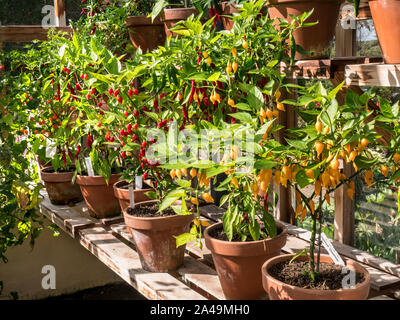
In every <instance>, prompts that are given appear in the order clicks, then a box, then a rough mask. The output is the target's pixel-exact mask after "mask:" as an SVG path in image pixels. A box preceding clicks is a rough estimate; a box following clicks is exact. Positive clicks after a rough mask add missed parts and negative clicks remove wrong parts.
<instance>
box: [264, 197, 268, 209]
mask: <svg viewBox="0 0 400 320" xmlns="http://www.w3.org/2000/svg"><path fill="white" fill-rule="evenodd" d="M264 209H265V213H268V202H267V194H264Z"/></svg>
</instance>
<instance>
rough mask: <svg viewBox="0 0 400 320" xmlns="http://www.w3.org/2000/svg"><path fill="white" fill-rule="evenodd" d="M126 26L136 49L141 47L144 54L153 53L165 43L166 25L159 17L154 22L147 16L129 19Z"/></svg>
mask: <svg viewBox="0 0 400 320" xmlns="http://www.w3.org/2000/svg"><path fill="white" fill-rule="evenodd" d="M126 25H127V27H128V28H129V37H130V39H131V42H132V45H133V46H134V47H135V49H137V48H139V47H140V48H141V49H142V51H143V52H146V51H153V50H154V49H156V48H157V47H158V46H161V45H163V44H164V42H165V31H164V24H163V23H162V22H161V20H160V18H159V17H157V18H155V19H154V22H151V18H147V17H146V16H134V17H129V18H128V19H127V21H126Z"/></svg>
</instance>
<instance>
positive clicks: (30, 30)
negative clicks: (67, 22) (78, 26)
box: [0, 25, 72, 42]
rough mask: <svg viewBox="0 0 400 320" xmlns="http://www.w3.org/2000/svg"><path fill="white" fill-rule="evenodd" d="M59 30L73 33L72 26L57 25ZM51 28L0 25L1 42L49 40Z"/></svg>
mask: <svg viewBox="0 0 400 320" xmlns="http://www.w3.org/2000/svg"><path fill="white" fill-rule="evenodd" d="M51 29H57V30H58V31H64V32H68V33H72V28H70V27H56V28H51ZM48 30H49V29H46V28H43V27H42V26H24V25H20V26H0V42H30V41H33V40H41V41H44V40H47V32H48Z"/></svg>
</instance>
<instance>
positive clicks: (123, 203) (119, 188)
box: [113, 181, 154, 211]
mask: <svg viewBox="0 0 400 320" xmlns="http://www.w3.org/2000/svg"><path fill="white" fill-rule="evenodd" d="M125 186H128V183H127V182H126V181H118V182H116V183H114V186H113V187H114V195H115V197H116V198H117V199H118V201H119V205H120V207H121V210H122V211H125V210H126V209H127V208H128V207H129V204H130V200H129V189H128V188H123V187H125ZM149 191H154V189H153V188H146V189H134V190H133V197H134V199H135V205H136V204H139V203H141V202H143V201H149V200H150V198H149V197H148V196H146V192H149Z"/></svg>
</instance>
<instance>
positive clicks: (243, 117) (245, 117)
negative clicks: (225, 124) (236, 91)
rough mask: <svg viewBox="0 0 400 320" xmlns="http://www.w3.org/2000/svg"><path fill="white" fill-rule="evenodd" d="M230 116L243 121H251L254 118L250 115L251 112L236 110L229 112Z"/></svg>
mask: <svg viewBox="0 0 400 320" xmlns="http://www.w3.org/2000/svg"><path fill="white" fill-rule="evenodd" d="M229 115H230V116H231V117H233V118H235V119H238V120H240V121H242V122H244V123H253V122H254V119H253V117H252V116H251V114H249V113H247V112H236V113H230V114H229Z"/></svg>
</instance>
